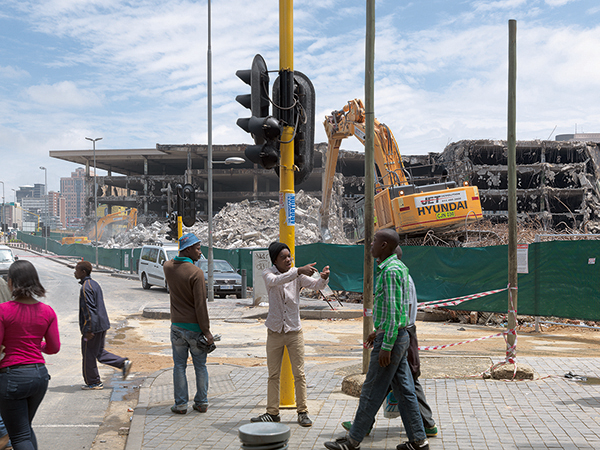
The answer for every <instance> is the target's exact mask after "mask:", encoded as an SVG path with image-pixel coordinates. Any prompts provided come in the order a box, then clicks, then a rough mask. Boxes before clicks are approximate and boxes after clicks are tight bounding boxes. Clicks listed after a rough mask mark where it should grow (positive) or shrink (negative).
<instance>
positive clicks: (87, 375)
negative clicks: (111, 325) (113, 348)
mask: <svg viewBox="0 0 600 450" xmlns="http://www.w3.org/2000/svg"><path fill="white" fill-rule="evenodd" d="M105 337H106V331H103V332H101V333H96V334H94V337H93V338H92V339H85V338H84V337H83V336H82V337H81V355H82V356H83V379H84V380H85V384H98V383H100V381H101V380H100V374H99V373H98V365H97V364H96V361H98V362H100V363H102V364H106V365H107V366H112V367H115V368H117V369H122V368H123V365H124V363H125V360H126V359H127V358H122V357H120V356H117V355H113V354H112V353H109V352H107V351H106V350H105V349H104V339H105Z"/></svg>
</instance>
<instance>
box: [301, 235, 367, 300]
mask: <svg viewBox="0 0 600 450" xmlns="http://www.w3.org/2000/svg"><path fill="white" fill-rule="evenodd" d="M313 262H316V263H317V264H316V266H315V267H316V268H317V269H318V270H319V271H321V270H323V267H325V266H329V270H330V272H331V274H330V279H329V286H330V287H331V289H335V290H345V291H351V292H362V290H363V278H364V277H363V268H364V247H363V246H362V245H336V244H323V243H319V244H307V245H299V246H297V247H296V266H304V265H306V264H309V263H313Z"/></svg>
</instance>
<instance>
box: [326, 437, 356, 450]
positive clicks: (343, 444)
mask: <svg viewBox="0 0 600 450" xmlns="http://www.w3.org/2000/svg"><path fill="white" fill-rule="evenodd" d="M325 447H326V448H328V449H329V450H360V443H358V444H357V445H353V444H352V443H351V442H350V438H349V437H343V438H337V439H336V440H335V441H333V442H325Z"/></svg>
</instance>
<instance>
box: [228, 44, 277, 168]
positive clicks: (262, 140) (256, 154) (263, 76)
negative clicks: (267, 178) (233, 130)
mask: <svg viewBox="0 0 600 450" xmlns="http://www.w3.org/2000/svg"><path fill="white" fill-rule="evenodd" d="M235 74H236V75H237V76H238V78H240V79H241V80H242V81H243V82H244V83H246V84H249V85H250V94H245V95H238V96H237V97H236V98H235V99H236V100H237V101H238V102H239V103H240V104H241V105H242V106H244V107H246V108H248V109H250V111H251V116H250V117H249V118H240V119H238V120H237V124H238V126H239V127H240V128H242V129H243V130H244V131H246V132H248V133H250V134H251V135H252V138H253V139H254V145H248V146H247V147H246V150H245V152H244V154H245V155H246V158H248V159H249V160H250V161H252V162H253V163H254V164H260V165H262V166H263V167H264V168H265V169H273V168H276V167H277V166H278V164H279V138H280V137H281V133H282V127H281V124H280V122H279V120H277V119H276V118H274V117H273V116H270V115H269V109H270V108H269V105H270V101H269V73H268V70H267V64H266V63H265V60H264V59H263V57H262V56H261V55H256V56H255V57H254V59H253V60H252V68H251V69H250V70H238V71H237V72H236V73H235Z"/></svg>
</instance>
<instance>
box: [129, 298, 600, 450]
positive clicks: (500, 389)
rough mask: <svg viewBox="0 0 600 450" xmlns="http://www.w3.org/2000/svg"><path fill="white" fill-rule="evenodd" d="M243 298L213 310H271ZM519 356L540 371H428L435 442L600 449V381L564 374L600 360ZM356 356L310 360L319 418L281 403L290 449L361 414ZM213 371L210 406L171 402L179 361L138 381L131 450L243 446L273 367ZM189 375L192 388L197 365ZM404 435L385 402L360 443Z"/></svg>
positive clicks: (598, 371) (597, 367)
mask: <svg viewBox="0 0 600 450" xmlns="http://www.w3.org/2000/svg"><path fill="white" fill-rule="evenodd" d="M244 302H245V303H246V305H247V304H250V303H251V299H247V300H244V299H241V300H237V299H223V300H218V301H215V302H213V303H211V304H209V314H210V315H211V318H213V320H216V319H229V320H232V319H233V320H235V319H244V318H249V317H257V316H258V315H260V314H261V310H264V311H263V312H264V313H266V309H267V308H264V307H262V308H261V307H256V308H249V307H247V306H246V307H240V306H243V305H244ZM302 303H303V306H305V307H308V308H310V307H311V304H312V308H313V309H312V310H313V311H315V310H316V311H327V310H329V307H328V306H327V305H326V304H325V305H322V303H323V302H315V301H310V300H302ZM323 306H324V309H319V308H321V307H323ZM165 307H166V305H165ZM357 307H360V305H354V311H355V312H356V311H357ZM325 308H326V309H325ZM344 308H345V311H346V312H345V313H348V314H349V313H350V311H351V310H352V306H351V305H345V307H344ZM344 308H339V309H340V310H344ZM156 310H160V308H157V309H155V310H154V312H155V313H156ZM302 311H303V312H302V314H305V313H306V312H307V311H308V312H310V311H311V310H310V309H306V308H304V309H302ZM358 311H360V312H362V311H361V310H358ZM161 314H164V311H163V312H162V313H161ZM303 317H304V316H303ZM160 318H164V317H160ZM518 361H519V362H520V363H524V364H528V365H529V366H531V367H532V368H533V369H534V371H535V372H536V374H537V375H538V378H537V379H535V380H533V381H518V382H509V381H494V380H483V379H481V378H472V379H421V383H422V384H423V386H424V389H425V393H426V396H427V399H428V401H429V403H430V405H431V406H432V409H433V411H434V417H435V418H436V420H437V424H438V428H439V429H440V433H439V435H438V436H437V437H434V438H430V439H429V443H430V448H431V449H432V450H441V449H444V450H445V449H447V450H457V449H458V450H463V449H472V450H486V449H489V450H504V449H518V450H525V449H536V450H537V449H559V448H563V449H600V380H598V379H591V378H590V379H589V380H588V382H581V381H574V380H570V379H566V378H564V374H565V373H567V372H569V371H571V372H573V373H575V374H578V375H585V376H587V377H594V376H598V375H600V359H595V358H542V357H523V358H519V360H518ZM357 363H359V361H358V360H351V361H347V362H338V363H332V364H318V363H316V362H312V361H307V363H306V367H305V371H306V379H307V380H306V381H307V386H308V401H309V415H310V417H311V419H312V420H313V422H314V424H313V426H312V427H310V428H303V427H300V426H299V425H298V424H297V422H296V418H297V415H296V412H295V411H294V410H282V412H281V415H282V423H284V424H286V425H288V426H289V427H290V429H291V437H290V440H289V449H293V450H296V449H302V450H308V449H323V448H325V447H324V446H323V443H324V442H325V441H330V440H335V439H336V438H338V437H342V436H344V435H345V431H344V430H343V428H342V427H341V425H340V423H341V422H342V421H345V420H352V419H353V418H354V414H355V412H356V408H357V405H358V399H357V398H354V397H350V396H348V395H346V394H344V393H342V392H341V384H342V379H343V374H342V373H340V372H338V369H340V368H342V367H345V366H350V365H354V364H357ZM208 371H209V376H210V388H209V402H210V406H209V409H208V412H206V413H198V412H196V411H193V410H192V408H191V403H190V407H189V408H188V413H187V414H185V415H179V414H173V413H172V412H171V411H170V407H171V405H172V404H173V386H172V383H173V381H172V371H171V369H165V370H160V371H158V372H156V373H154V374H153V375H152V376H150V377H149V378H147V379H146V380H145V382H144V384H143V385H142V387H141V388H140V395H139V403H138V406H137V407H136V409H135V411H134V415H133V419H132V424H131V428H130V432H129V437H128V440H127V447H126V450H141V449H157V450H158V449H169V450H178V449H186V450H188V449H218V450H225V449H227V450H229V449H236V450H237V449H239V448H240V445H241V443H240V441H239V439H238V429H239V427H240V426H242V425H244V424H247V423H249V422H250V418H251V417H254V416H256V415H258V414H262V413H263V412H265V408H266V395H267V368H266V367H264V366H262V367H240V366H234V365H210V364H209V366H208ZM188 382H189V384H190V389H189V391H190V397H193V395H194V393H195V377H194V373H193V367H192V366H191V365H189V366H188ZM405 440H406V434H405V433H404V432H403V428H402V425H401V420H400V419H392V420H388V419H385V418H384V417H383V412H382V411H381V410H380V411H379V413H378V416H377V418H376V423H375V428H374V431H373V432H372V433H371V434H370V435H369V436H368V437H366V438H365V440H364V441H363V442H362V444H361V448H362V449H382V450H383V449H395V448H396V445H398V444H399V443H400V442H404V441H405Z"/></svg>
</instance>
